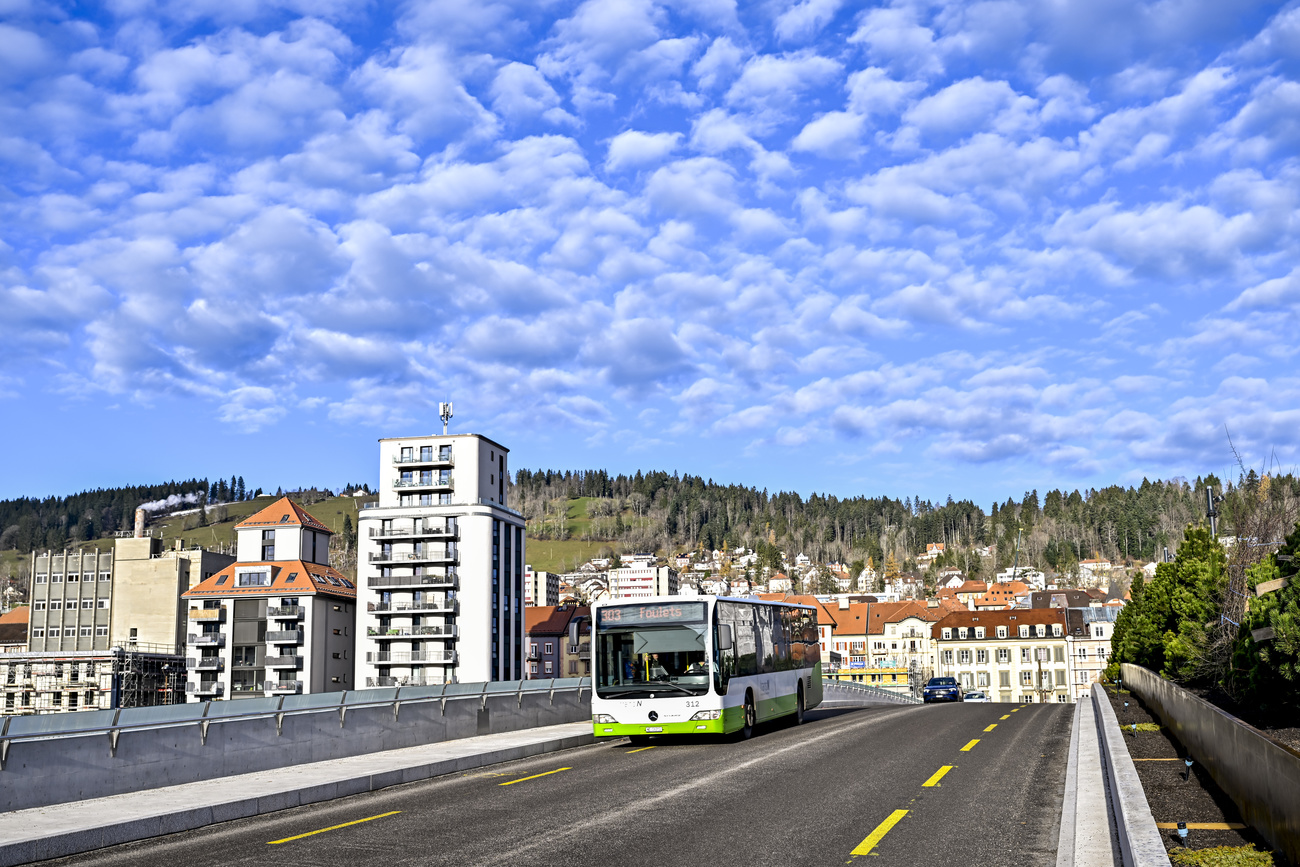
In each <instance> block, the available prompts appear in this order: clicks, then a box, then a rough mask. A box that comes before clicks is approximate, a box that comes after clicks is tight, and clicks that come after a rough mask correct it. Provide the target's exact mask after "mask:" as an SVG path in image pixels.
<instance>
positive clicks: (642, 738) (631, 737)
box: [627, 735, 650, 747]
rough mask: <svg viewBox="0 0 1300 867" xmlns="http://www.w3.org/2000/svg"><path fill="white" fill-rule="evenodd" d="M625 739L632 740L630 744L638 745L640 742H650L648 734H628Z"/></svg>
mask: <svg viewBox="0 0 1300 867" xmlns="http://www.w3.org/2000/svg"><path fill="white" fill-rule="evenodd" d="M627 739H628V740H629V741H631V742H632V746H634V747H639V746H641V745H642V744H648V743H650V736H649V735H628V736H627Z"/></svg>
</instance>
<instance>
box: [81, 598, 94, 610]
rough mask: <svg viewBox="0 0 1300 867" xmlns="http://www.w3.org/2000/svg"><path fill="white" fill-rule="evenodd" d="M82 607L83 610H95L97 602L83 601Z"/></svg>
mask: <svg viewBox="0 0 1300 867" xmlns="http://www.w3.org/2000/svg"><path fill="white" fill-rule="evenodd" d="M81 607H82V608H94V607H95V600H94V599H83V600H81Z"/></svg>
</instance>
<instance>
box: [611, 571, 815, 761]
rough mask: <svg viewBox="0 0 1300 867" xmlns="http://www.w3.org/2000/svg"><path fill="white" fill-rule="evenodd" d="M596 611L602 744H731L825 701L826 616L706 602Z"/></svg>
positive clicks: (659, 602) (749, 602)
mask: <svg viewBox="0 0 1300 867" xmlns="http://www.w3.org/2000/svg"><path fill="white" fill-rule="evenodd" d="M591 611H592V623H593V632H592V654H591V663H592V670H591V676H592V687H593V690H592V696H591V714H592V716H591V719H592V726H593V728H594V730H595V734H596V737H598V738H618V737H628V738H631V739H632V741H634V742H642V741H645V740H647V739H648V738H649V737H651V736H652V735H667V734H731V733H733V732H736V733H739V734H740V736H741V737H744V738H748V737H750V736H751V735H752V734H753V733H754V726H755V725H757V724H758V723H761V722H765V721H767V720H771V719H775V718H777V717H781V716H794V718H795V722H796V723H802V722H803V715H804V711H806V710H809V709H811V708H814V707H816V706H817V705H818V704H820V703H821V700H822V670H821V650H820V645H819V644H818V640H817V610H816V609H815V608H811V607H809V606H806V605H791V604H788V603H783V602H765V601H763V600H760V599H730V598H726V597H714V596H701V597H681V596H655V597H651V598H648V599H641V600H637V601H635V602H632V601H627V600H620V599H610V600H605V601H601V602H596V603H594V604H593V605H592V606H591Z"/></svg>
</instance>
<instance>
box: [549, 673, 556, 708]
mask: <svg viewBox="0 0 1300 867" xmlns="http://www.w3.org/2000/svg"><path fill="white" fill-rule="evenodd" d="M550 699H551V704H555V678H551V694H550Z"/></svg>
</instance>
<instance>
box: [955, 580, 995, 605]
mask: <svg viewBox="0 0 1300 867" xmlns="http://www.w3.org/2000/svg"><path fill="white" fill-rule="evenodd" d="M988 589H989V586H988V585H987V584H985V583H984V582H983V581H963V582H962V584H961V586H959V587H958V588H957V601H958V602H960V603H961V604H962V605H965V606H966V607H967V608H968V609H974V607H975V600H976V599H977V598H978V597H980V596H983V595H984V593H985V592H987V591H988Z"/></svg>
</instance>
